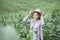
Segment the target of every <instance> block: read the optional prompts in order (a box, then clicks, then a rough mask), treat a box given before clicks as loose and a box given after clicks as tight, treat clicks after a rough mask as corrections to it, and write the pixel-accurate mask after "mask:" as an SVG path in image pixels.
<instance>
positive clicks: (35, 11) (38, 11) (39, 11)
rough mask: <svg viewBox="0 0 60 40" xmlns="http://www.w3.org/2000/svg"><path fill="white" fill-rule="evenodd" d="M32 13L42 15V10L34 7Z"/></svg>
mask: <svg viewBox="0 0 60 40" xmlns="http://www.w3.org/2000/svg"><path fill="white" fill-rule="evenodd" d="M33 13H39V14H40V15H42V12H41V10H40V9H35V10H34V11H33Z"/></svg>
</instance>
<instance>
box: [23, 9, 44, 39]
mask: <svg viewBox="0 0 60 40" xmlns="http://www.w3.org/2000/svg"><path fill="white" fill-rule="evenodd" d="M31 14H33V19H28V17H29V16H30V15H31ZM23 21H24V22H27V23H29V24H30V33H31V40H43V30H42V27H43V25H44V20H43V13H42V12H41V11H40V10H39V9H36V10H34V11H33V12H30V13H29V14H28V15H27V16H26V17H25V18H24V20H23Z"/></svg>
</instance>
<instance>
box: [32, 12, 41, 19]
mask: <svg viewBox="0 0 60 40" xmlns="http://www.w3.org/2000/svg"><path fill="white" fill-rule="evenodd" d="M32 13H33V14H34V13H37V14H38V15H39V17H38V20H40V17H41V14H42V12H37V11H33V12H32Z"/></svg>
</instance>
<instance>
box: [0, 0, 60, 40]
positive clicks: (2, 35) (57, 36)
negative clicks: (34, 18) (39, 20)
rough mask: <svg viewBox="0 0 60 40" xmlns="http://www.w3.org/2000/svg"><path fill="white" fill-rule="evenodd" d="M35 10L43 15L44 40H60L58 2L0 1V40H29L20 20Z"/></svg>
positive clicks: (59, 6)
mask: <svg viewBox="0 0 60 40" xmlns="http://www.w3.org/2000/svg"><path fill="white" fill-rule="evenodd" d="M36 8H39V9H41V10H42V11H43V13H44V21H45V25H44V28H43V34H44V40H60V0H0V40H31V39H30V34H29V24H26V23H24V22H23V21H22V20H23V18H24V17H25V16H26V14H28V13H29V11H30V10H34V9H36Z"/></svg>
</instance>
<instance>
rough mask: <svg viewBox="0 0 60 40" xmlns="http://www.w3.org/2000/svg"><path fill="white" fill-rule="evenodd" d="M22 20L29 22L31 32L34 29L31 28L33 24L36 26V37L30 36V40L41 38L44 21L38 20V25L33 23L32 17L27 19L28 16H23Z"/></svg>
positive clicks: (40, 39)
mask: <svg viewBox="0 0 60 40" xmlns="http://www.w3.org/2000/svg"><path fill="white" fill-rule="evenodd" d="M23 21H24V22H27V23H29V24H30V32H31V33H34V32H33V30H35V29H33V28H34V26H38V29H37V30H38V31H37V32H38V35H37V36H38V39H34V37H32V40H43V28H42V27H43V25H44V21H42V20H39V21H38V25H35V23H34V20H33V19H28V18H24V20H23ZM33 36H34V35H33Z"/></svg>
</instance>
